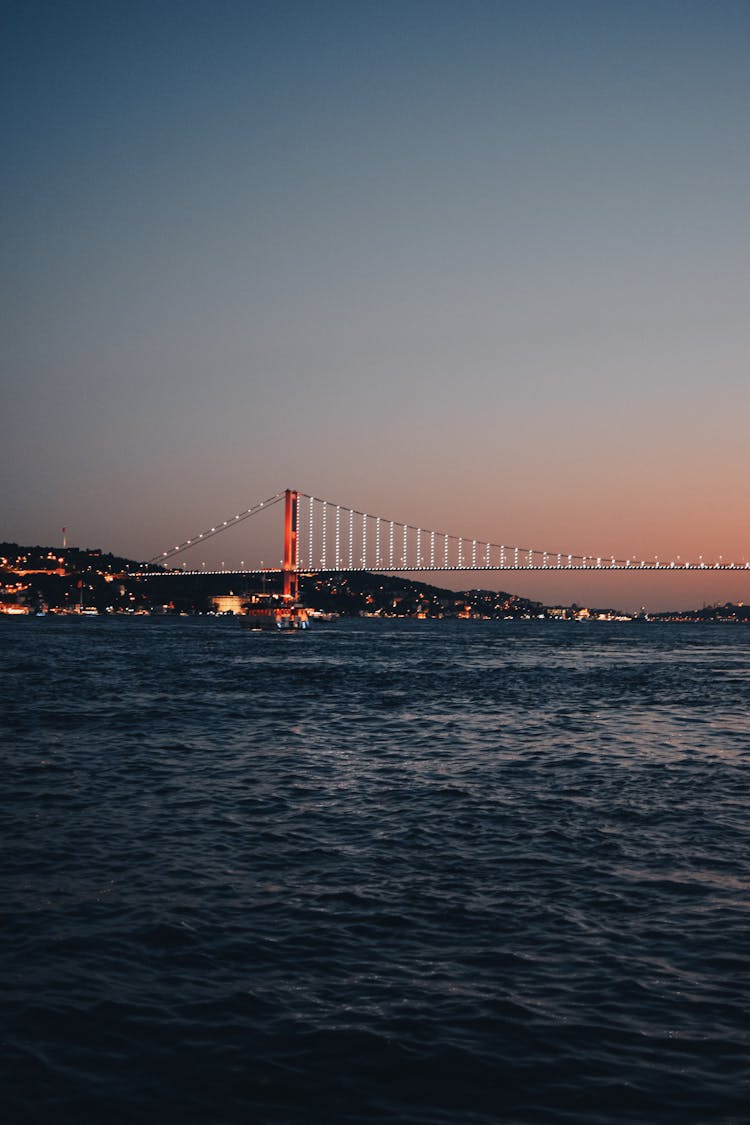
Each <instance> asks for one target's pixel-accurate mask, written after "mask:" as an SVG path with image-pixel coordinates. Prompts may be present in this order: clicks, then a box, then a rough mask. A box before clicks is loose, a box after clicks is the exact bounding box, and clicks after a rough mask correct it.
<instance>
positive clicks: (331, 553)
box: [133, 488, 750, 598]
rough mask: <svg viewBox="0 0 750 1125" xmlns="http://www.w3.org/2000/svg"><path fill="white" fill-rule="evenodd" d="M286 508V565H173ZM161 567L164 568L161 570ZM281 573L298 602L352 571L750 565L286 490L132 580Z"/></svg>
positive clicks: (177, 548) (158, 559) (175, 549)
mask: <svg viewBox="0 0 750 1125" xmlns="http://www.w3.org/2000/svg"><path fill="white" fill-rule="evenodd" d="M279 504H283V511H284V525H283V559H282V562H281V565H280V566H279V567H261V568H260V569H258V568H248V569H245V568H242V569H240V570H232V569H230V570H222V571H221V572H219V571H210V570H209V571H206V570H205V568H202V569H200V570H198V569H187V568H186V567H185V566H184V565H183V566H181V567H179V568H178V567H174V562H175V560H176V559H177V558H178V557H179V556H181V555H183V554H184V553H185V552H188V551H191V550H193V549H194V548H196V547H198V546H199V545H202V544H204V543H206V542H208V541H210V540H211V539H213V538H214V537H215V536H218V535H222V534H223V533H224V532H226V531H229V530H230V529H231V528H234V527H237V526H238V525H239V524H241V523H243V522H244V521H245V520H247V519H250V518H251V517H253V516H256V515H258V514H259V513H260V512H264V511H267V510H268V509H269V508H273V507H274V506H275V505H279ZM155 568H158V570H157V569H155ZM163 568H169V569H170V570H171V572H172V573H176V574H186V575H190V574H192V575H197V574H211V573H222V574H227V575H228V574H281V576H282V583H283V592H284V594H285V595H286V596H288V597H294V598H296V596H297V589H298V578H299V575H300V573H304V574H310V573H316V572H317V573H322V572H353V571H368V572H372V573H378V572H382V573H387V574H398V573H408V574H415V573H433V572H434V573H437V572H449V571H453V572H456V571H459V572H460V571H591V570H595V571H601V570H606V571H623V570H624V571H631V572H633V571H656V570H658V571H664V570H666V571H690V572H695V571H706V570H710V571H740V570H744V571H749V570H750V562H747V561H743V562H725V561H724V560H723V558H719V559H718V560H715V561H706V560H704V559H703V557H702V556H699V557H698V560H697V561H686V560H682V559H680V558H676V559H670V560H666V561H665V560H661V561H660V560H659V559H658V558H637V557H631V558H617V557H615V556H614V555H579V554H572V553H565V552H562V551H552V550H543V549H540V548H537V547H521V546H515V545H513V546H509V545H507V544H504V543H495V542H490V541H488V540H483V539H469V538H466V537H465V536H460V535H453V534H450V533H449V532H447V531H438V530H434V529H431V528H424V527H420V526H418V525H416V524H411V523H402V522H400V521H398V520H394V519H390V518H386V517H384V516H377V515H372V514H370V513H369V512H363V511H361V510H359V509H357V508H351V507H347V506H346V505H344V504H337V503H334V502H332V501H330V500H325V499H322V498H321V497H318V496H311V495H310V494H309V493H306V492H300V491H298V490H297V489H292V488H287V489H284V490H283V491H280V492H276V493H274V494H273V496H269V497H268V499H266V500H261V501H259V502H258V503H257V504H254V505H253V506H252V507H250V508H246V509H245V510H244V511H241V512H237V513H236V514H235V515H233V516H230V517H229V518H228V519H225V520H223V521H221V522H220V523H217V524H215V525H214V526H213V527H210V528H207V529H206V530H205V531H201V532H198V533H197V534H196V535H193V536H191V537H190V538H189V539H185V540H184V541H183V542H181V543H177V544H175V545H174V546H170V547H168V548H166V550H164V551H162V552H161V553H160V554H158V555H155V556H154V557H153V558H152V559H150V560H149V562H148V564H147V565H146V567H145V569H143V570H139V571H138V572H134V574H133V577H135V576H138V577H142V578H143V577H148V576H149V575H154V574H158V573H163Z"/></svg>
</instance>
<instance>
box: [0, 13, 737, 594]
mask: <svg viewBox="0 0 750 1125" xmlns="http://www.w3.org/2000/svg"><path fill="white" fill-rule="evenodd" d="M0 14H1V20H2V24H1V27H0V31H1V34H0V51H1V52H2V56H1V62H2V65H1V66H0V83H1V93H2V97H1V99H0V106H1V107H2V108H0V113H2V116H3V135H4V149H5V152H4V157H5V159H4V161H3V166H4V170H3V173H2V186H3V206H2V211H1V214H0V223H1V224H2V240H1V241H2V248H3V249H2V255H3V266H2V287H3V293H2V314H1V315H2V322H3V331H2V372H3V394H2V404H3V409H2V412H1V415H0V471H1V472H2V480H3V488H2V494H1V499H0V538H3V539H10V540H16V541H19V542H25V543H44V544H49V543H57V542H59V539H60V528H61V527H62V525H66V526H68V528H69V529H70V536H69V541H70V542H73V543H76V544H78V545H82V546H83V545H90V546H102V547H103V548H104V549H109V550H113V551H116V552H118V553H122V554H125V555H128V556H133V557H150V556H151V555H154V554H156V553H157V552H158V551H159V550H161V549H162V548H164V547H165V546H168V545H169V544H171V543H173V542H178V541H181V540H182V539H184V538H186V537H187V536H189V535H191V534H192V533H194V532H197V531H200V530H203V529H204V528H205V527H207V526H210V525H211V524H213V523H215V522H216V520H217V519H223V518H226V517H227V516H228V515H229V514H231V513H234V512H236V511H239V510H240V509H241V508H245V507H249V506H250V505H251V504H252V503H254V502H255V501H257V500H260V499H262V498H264V497H266V496H268V495H270V494H271V493H273V492H275V491H277V490H278V489H282V488H284V487H287V486H292V487H296V488H299V489H301V490H303V491H306V492H309V493H313V494H315V495H317V496H323V497H326V498H329V499H331V500H333V501H336V502H340V503H342V504H349V505H352V506H354V507H358V508H363V509H365V510H367V511H369V512H372V513H373V514H381V515H383V516H385V517H388V518H395V519H398V520H406V521H409V522H412V523H419V524H421V525H422V526H424V527H427V528H429V527H435V528H441V529H445V530H447V531H450V532H452V533H455V534H460V535H466V536H469V537H472V536H476V537H478V538H489V539H492V540H494V541H496V542H504V543H508V544H512V543H520V544H522V545H526V546H533V547H538V548H540V549H547V550H550V551H555V552H556V551H558V550H561V551H563V552H565V553H567V552H573V553H576V554H582V553H589V554H594V555H596V554H603V555H609V554H615V555H618V556H624V555H639V556H652V555H658V556H659V557H660V558H662V559H666V558H669V557H675V556H677V555H679V556H681V557H682V558H695V559H697V557H698V555H699V554H703V555H704V556H706V557H709V556H715V557H718V556H719V555H723V556H724V558H725V559H730V558H731V559H732V560H733V561H744V560H745V559H746V558H747V557H749V556H750V542H748V530H747V500H746V496H747V483H748V462H749V460H750V450H749V445H750V443H749V442H748V418H749V417H750V412H749V410H748V408H749V407H750V371H749V365H748V359H749V357H750V347H749V342H750V302H749V300H748V298H749V296H750V269H749V263H750V254H749V250H750V245H749V243H750V223H749V222H748V218H749V215H748V210H749V201H750V143H749V140H748V138H749V137H750V130H749V128H748V122H750V67H749V66H748V59H749V58H750V4H748V3H746V2H745V0H736V2H735V0H713V2H709V0H703V2H700V3H696V2H692V0H676V2H660V0H651V2H648V3H639V2H637V0H630V2H628V3H621V2H619V0H618V2H611V3H609V2H607V0H599V2H590V3H588V2H578V0H570V2H565V0H551V2H542V0H516V2H512V3H504V2H502V0H496V2H494V3H484V2H474V0H461V2H458V0H456V2H454V3H443V2H438V0H435V2H429V0H421V2H408V0H399V2H388V0H380V2H378V3H366V2H360V0H349V2H346V3H333V2H329V3H326V2H322V0H321V2H313V0H309V2H306V3H303V2H296V3H283V2H280V3H279V2H276V3H251V2H246V3H239V2H230V0H225V2H221V0H211V2H206V3H190V2H187V0H186V2H182V3H170V2H158V0H153V2H150V3H139V2H134V0H127V2H126V0H122V2H120V3H110V2H107V0H98V2H94V0H92V2H91V3H76V2H67V3H64V4H62V3H39V2H35V0H18V2H3V3H2V5H0ZM252 523H253V521H248V523H247V524H245V525H244V528H245V530H244V531H243V532H242V534H241V533H240V532H239V530H238V531H237V532H233V533H232V534H233V535H236V536H238V537H239V538H238V539H237V540H236V543H233V542H232V541H231V540H230V539H229V537H228V536H225V537H224V539H223V541H222V542H221V545H218V542H217V546H216V548H215V550H214V552H213V553H209V552H206V553H205V554H204V555H203V556H201V558H204V557H205V558H206V559H208V560H209V561H216V560H218V559H222V560H224V559H226V560H227V562H228V564H236V563H237V562H238V561H239V560H240V559H241V558H242V559H245V560H248V559H249V558H251V557H252V555H253V554H255V555H256V558H257V557H260V555H261V554H262V553H263V552H265V554H266V557H268V555H269V552H270V553H271V554H273V553H274V552H276V553H277V554H278V542H279V541H280V525H279V528H278V530H277V529H276V528H273V529H268V528H266V529H263V528H261V527H258V528H257V529H256V531H255V532H253V534H254V535H255V536H256V540H257V541H253V539H252V535H250V529H251V525H252ZM269 537H270V538H269ZM493 582H494V583H495V584H496V585H499V586H501V587H502V588H505V589H508V588H510V589H512V590H514V591H515V592H517V593H521V594H524V595H527V596H538V597H541V598H544V599H545V600H561V601H565V602H570V601H574V600H577V601H579V602H583V603H588V604H607V603H611V602H614V603H615V604H620V605H623V606H627V607H632V606H636V605H637V606H640V605H642V604H645V605H647V606H648V607H649V608H652V609H658V608H668V607H679V606H685V605H694V604H696V603H698V604H699V603H700V602H701V601H703V600H708V601H714V600H722V601H723V600H726V599H727V598H732V599H736V598H740V599H743V600H748V601H750V579H748V578H737V577H735V578H732V577H720V576H713V577H712V578H710V579H705V578H703V579H698V578H693V579H689V578H687V577H684V576H678V577H674V576H673V577H670V576H667V575H661V576H654V577H651V578H646V577H636V578H634V577H629V576H623V577H616V576H611V577H607V576H597V575H594V576H583V577H570V578H563V579H555V578H554V576H549V577H547V576H541V577H537V578H534V577H532V576H525V577H524V576H512V575H501V576H496V577H493V578H492V579H485V578H484V577H482V576H478V579H477V583H476V584H481V585H491V584H492V583H493Z"/></svg>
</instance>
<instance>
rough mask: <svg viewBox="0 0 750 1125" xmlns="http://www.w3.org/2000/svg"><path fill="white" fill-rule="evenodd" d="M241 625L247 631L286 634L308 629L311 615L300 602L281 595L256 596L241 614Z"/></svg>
mask: <svg viewBox="0 0 750 1125" xmlns="http://www.w3.org/2000/svg"><path fill="white" fill-rule="evenodd" d="M240 624H241V625H242V626H243V627H244V628H246V629H260V630H263V631H266V632H273V633H285V632H289V631H291V630H298V629H307V628H308V626H309V614H308V611H307V610H306V609H305V607H304V606H303V605H301V604H300V603H299V602H296V601H293V600H291V599H289V598H285V597H284V596H283V595H279V594H254V595H253V597H252V598H251V599H250V601H249V602H247V603H246V605H245V608H244V611H243V612H242V613H241V614H240Z"/></svg>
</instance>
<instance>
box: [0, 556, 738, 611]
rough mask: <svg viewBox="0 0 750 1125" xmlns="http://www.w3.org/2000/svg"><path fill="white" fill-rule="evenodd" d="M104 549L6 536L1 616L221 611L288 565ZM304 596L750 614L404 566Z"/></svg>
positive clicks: (319, 604)
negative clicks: (218, 568) (640, 602)
mask: <svg viewBox="0 0 750 1125" xmlns="http://www.w3.org/2000/svg"><path fill="white" fill-rule="evenodd" d="M140 567H141V564H139V563H137V562H135V561H133V560H132V559H127V558H124V557H121V556H117V555H113V554H111V553H106V552H104V551H102V550H101V549H99V548H89V547H86V548H77V547H57V548H54V547H39V546H35V547H29V546H21V545H19V544H17V543H0V615H5V616H19V617H30V616H47V615H61V616H77V617H81V616H86V617H94V616H100V615H118V614H120V615H142V616H146V615H165V614H173V615H175V614H176V615H180V614H182V615H192V614H200V615H220V614H242V613H244V612H245V608H246V603H247V602H248V601H249V599H251V598H253V597H254V596H256V595H257V594H259V593H260V592H261V591H263V592H266V591H268V592H273V589H274V582H277V581H278V574H277V573H274V572H269V573H268V574H264V575H257V574H248V575H239V576H238V575H237V574H226V575H223V574H221V573H218V574H217V573H214V574H211V575H184V574H181V573H179V572H176V571H170V570H166V569H161V568H152V569H151V573H150V574H149V575H148V576H147V577H146V576H144V575H143V573H140V574H138V573H136V572H137V571H139V568H140ZM300 595H301V599H302V601H303V602H304V604H305V605H306V606H307V607H308V608H309V609H310V610H312V611H313V612H314V613H315V612H317V613H319V614H325V616H326V617H327V618H328V619H330V618H332V617H384V618H412V619H417V620H426V619H430V620H444V619H461V620H471V619H474V620H506V621H515V620H540V619H542V620H543V619H548V620H558V621H566V620H567V621H620V622H627V621H632V620H638V619H641V620H643V619H648V620H655V621H696V622H700V621H724V622H748V621H749V620H750V606H746V605H744V604H743V603H742V602H738V603H725V604H722V605H710V606H702V607H701V608H699V609H686V610H684V611H680V612H674V611H673V612H668V613H656V614H645V613H642V614H628V613H623V612H621V611H620V610H618V609H616V608H611V607H605V608H601V607H593V606H581V605H576V604H573V605H544V604H543V603H541V602H537V601H532V600H530V599H528V598H524V597H521V596H519V595H516V594H512V593H507V592H505V591H495V590H483V589H470V590H459V591H457V590H449V589H444V588H441V587H438V586H434V585H430V584H428V583H425V582H416V581H412V580H410V579H408V578H402V577H398V576H395V575H384V574H371V573H368V572H367V571H361V572H348V573H341V572H336V573H331V572H326V573H311V574H305V573H302V574H301V575H300Z"/></svg>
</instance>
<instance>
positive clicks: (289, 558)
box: [281, 488, 299, 602]
mask: <svg viewBox="0 0 750 1125" xmlns="http://www.w3.org/2000/svg"><path fill="white" fill-rule="evenodd" d="M284 496H285V503H284V561H283V563H282V564H281V573H282V579H283V585H282V593H283V596H284V597H285V598H288V599H289V600H290V601H293V602H296V601H297V598H298V596H299V574H298V573H297V561H298V560H297V509H298V505H299V493H298V492H297V490H296V489H294V488H287V490H286V492H285V494H284Z"/></svg>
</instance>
